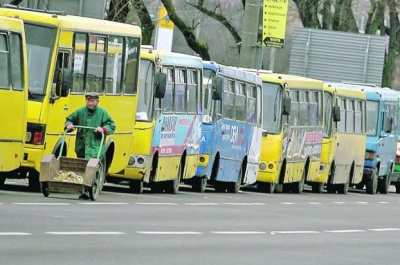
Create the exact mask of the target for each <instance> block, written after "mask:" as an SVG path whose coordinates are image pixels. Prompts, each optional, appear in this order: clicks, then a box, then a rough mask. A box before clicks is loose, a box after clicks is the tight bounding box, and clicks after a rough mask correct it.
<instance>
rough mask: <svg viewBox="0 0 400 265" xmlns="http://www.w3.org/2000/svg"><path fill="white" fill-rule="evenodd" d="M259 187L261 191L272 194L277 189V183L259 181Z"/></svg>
mask: <svg viewBox="0 0 400 265" xmlns="http://www.w3.org/2000/svg"><path fill="white" fill-rule="evenodd" d="M257 189H258V190H259V191H260V192H265V193H269V194H272V193H274V191H275V183H272V182H258V183H257Z"/></svg>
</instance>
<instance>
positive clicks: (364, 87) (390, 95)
mask: <svg viewBox="0 0 400 265" xmlns="http://www.w3.org/2000/svg"><path fill="white" fill-rule="evenodd" d="M331 84H332V85H334V86H335V87H345V88H349V89H353V90H359V91H365V92H366V94H367V100H383V101H395V102H398V101H399V96H398V95H397V93H396V91H394V90H392V89H390V88H388V87H377V86H374V85H368V84H353V83H331Z"/></svg>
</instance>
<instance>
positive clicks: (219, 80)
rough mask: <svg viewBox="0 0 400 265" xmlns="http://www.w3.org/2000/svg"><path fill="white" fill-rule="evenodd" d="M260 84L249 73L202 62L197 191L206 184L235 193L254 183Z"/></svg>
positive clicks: (259, 135)
mask: <svg viewBox="0 0 400 265" xmlns="http://www.w3.org/2000/svg"><path fill="white" fill-rule="evenodd" d="M261 87H262V82H261V79H260V78H259V77H258V76H257V75H255V74H253V73H249V72H245V71H243V70H240V69H237V68H234V67H229V66H224V65H221V64H218V63H215V62H203V97H204V102H203V119H202V121H203V122H202V136H201V143H200V154H199V160H198V166H197V171H196V175H195V177H194V178H192V179H191V182H192V188H193V190H195V191H199V192H204V190H205V188H206V185H207V183H208V182H210V184H213V185H214V189H215V191H217V192H225V191H228V192H231V193H237V192H238V191H239V190H240V187H241V186H242V185H247V184H248V185H250V184H253V183H255V182H256V180H257V172H258V164H259V159H260V148H261V138H262V94H261Z"/></svg>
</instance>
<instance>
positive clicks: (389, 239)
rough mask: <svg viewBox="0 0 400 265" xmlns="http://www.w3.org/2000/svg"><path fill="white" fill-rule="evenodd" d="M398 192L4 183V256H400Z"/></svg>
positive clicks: (3, 259)
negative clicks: (132, 190) (93, 190)
mask: <svg viewBox="0 0 400 265" xmlns="http://www.w3.org/2000/svg"><path fill="white" fill-rule="evenodd" d="M399 206H400V195H399V194H395V193H390V194H388V195H381V194H377V195H367V194H365V193H363V192H350V193H349V194H347V195H339V194H327V193H323V194H313V193H310V192H304V193H303V194H300V195H299V194H263V193H259V192H255V191H252V190H245V191H242V192H240V193H239V194H228V193H226V194H222V193H214V192H212V191H211V190H209V191H207V192H206V193H203V194H201V193H194V192H191V191H190V190H188V189H185V187H183V188H181V191H180V193H179V194H177V195H171V194H152V193H150V192H148V191H145V193H144V194H140V195H136V194H129V193H128V190H127V188H125V187H123V186H115V185H112V186H111V185H107V186H106V187H105V190H104V191H103V192H102V193H101V194H100V196H99V197H98V200H97V201H96V202H91V201H83V200H78V195H75V194H73V195H71V194H51V195H50V196H49V197H48V198H45V197H43V195H42V194H40V193H31V192H28V191H27V187H25V186H24V185H22V186H21V185H7V186H6V187H5V190H1V191H0V264H4V265H6V264H7V265H8V264H13V265H17V264H30V265H32V264H43V265H47V264H52V265H54V264H57V265H61V264H68V265H71V264H74V265H78V264H85V265H87V264H99V265H100V264H149V265H153V264H154V265H155V264H174V265H179V264H196V265H197V264H199V265H204V264H212V265H214V264H246V265H247V264H296V265H299V264H305V265H313V264H315V265H321V264H324V265H325V264H327V265H329V264H352V265H355V264H363V265H367V264H385V265H389V264H393V265H394V264H396V265H397V264H400V211H399Z"/></svg>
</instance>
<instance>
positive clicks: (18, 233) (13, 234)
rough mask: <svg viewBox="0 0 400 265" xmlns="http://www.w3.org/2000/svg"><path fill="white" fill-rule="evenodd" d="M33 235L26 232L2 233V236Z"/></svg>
mask: <svg viewBox="0 0 400 265" xmlns="http://www.w3.org/2000/svg"><path fill="white" fill-rule="evenodd" d="M30 235H32V234H31V233H24V232H0V236H30Z"/></svg>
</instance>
